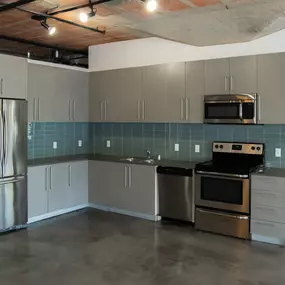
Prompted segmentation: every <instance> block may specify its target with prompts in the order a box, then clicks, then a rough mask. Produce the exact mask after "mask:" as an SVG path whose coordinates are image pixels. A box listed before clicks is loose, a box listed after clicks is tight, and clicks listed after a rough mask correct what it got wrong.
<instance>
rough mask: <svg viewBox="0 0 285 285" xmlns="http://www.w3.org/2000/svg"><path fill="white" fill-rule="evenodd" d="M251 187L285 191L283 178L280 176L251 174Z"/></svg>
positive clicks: (275, 191)
mask: <svg viewBox="0 0 285 285" xmlns="http://www.w3.org/2000/svg"><path fill="white" fill-rule="evenodd" d="M251 189H256V190H263V191H269V192H274V193H285V179H284V178H281V177H269V176H254V175H253V176H252V179H251Z"/></svg>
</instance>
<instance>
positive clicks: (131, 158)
mask: <svg viewBox="0 0 285 285" xmlns="http://www.w3.org/2000/svg"><path fill="white" fill-rule="evenodd" d="M120 160H121V161H128V162H133V161H134V160H135V159H134V158H133V157H126V158H121V159H120Z"/></svg>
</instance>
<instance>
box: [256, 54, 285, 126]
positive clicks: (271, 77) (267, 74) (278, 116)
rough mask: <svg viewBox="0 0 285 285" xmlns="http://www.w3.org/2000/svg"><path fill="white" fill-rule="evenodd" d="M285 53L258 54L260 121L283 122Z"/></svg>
mask: <svg viewBox="0 0 285 285" xmlns="http://www.w3.org/2000/svg"><path fill="white" fill-rule="evenodd" d="M284 74H285V53H279V54H267V55H260V56H258V94H259V96H260V114H259V115H260V123H261V124H284V123H285V112H284V105H285V94H284V90H285V80H284Z"/></svg>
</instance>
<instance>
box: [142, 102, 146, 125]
mask: <svg viewBox="0 0 285 285" xmlns="http://www.w3.org/2000/svg"><path fill="white" fill-rule="evenodd" d="M142 119H143V121H144V120H145V100H142Z"/></svg>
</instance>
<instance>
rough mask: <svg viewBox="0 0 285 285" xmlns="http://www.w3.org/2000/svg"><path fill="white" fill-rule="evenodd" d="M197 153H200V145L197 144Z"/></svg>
mask: <svg viewBox="0 0 285 285" xmlns="http://www.w3.org/2000/svg"><path fill="white" fill-rule="evenodd" d="M195 152H200V145H199V144H195Z"/></svg>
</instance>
